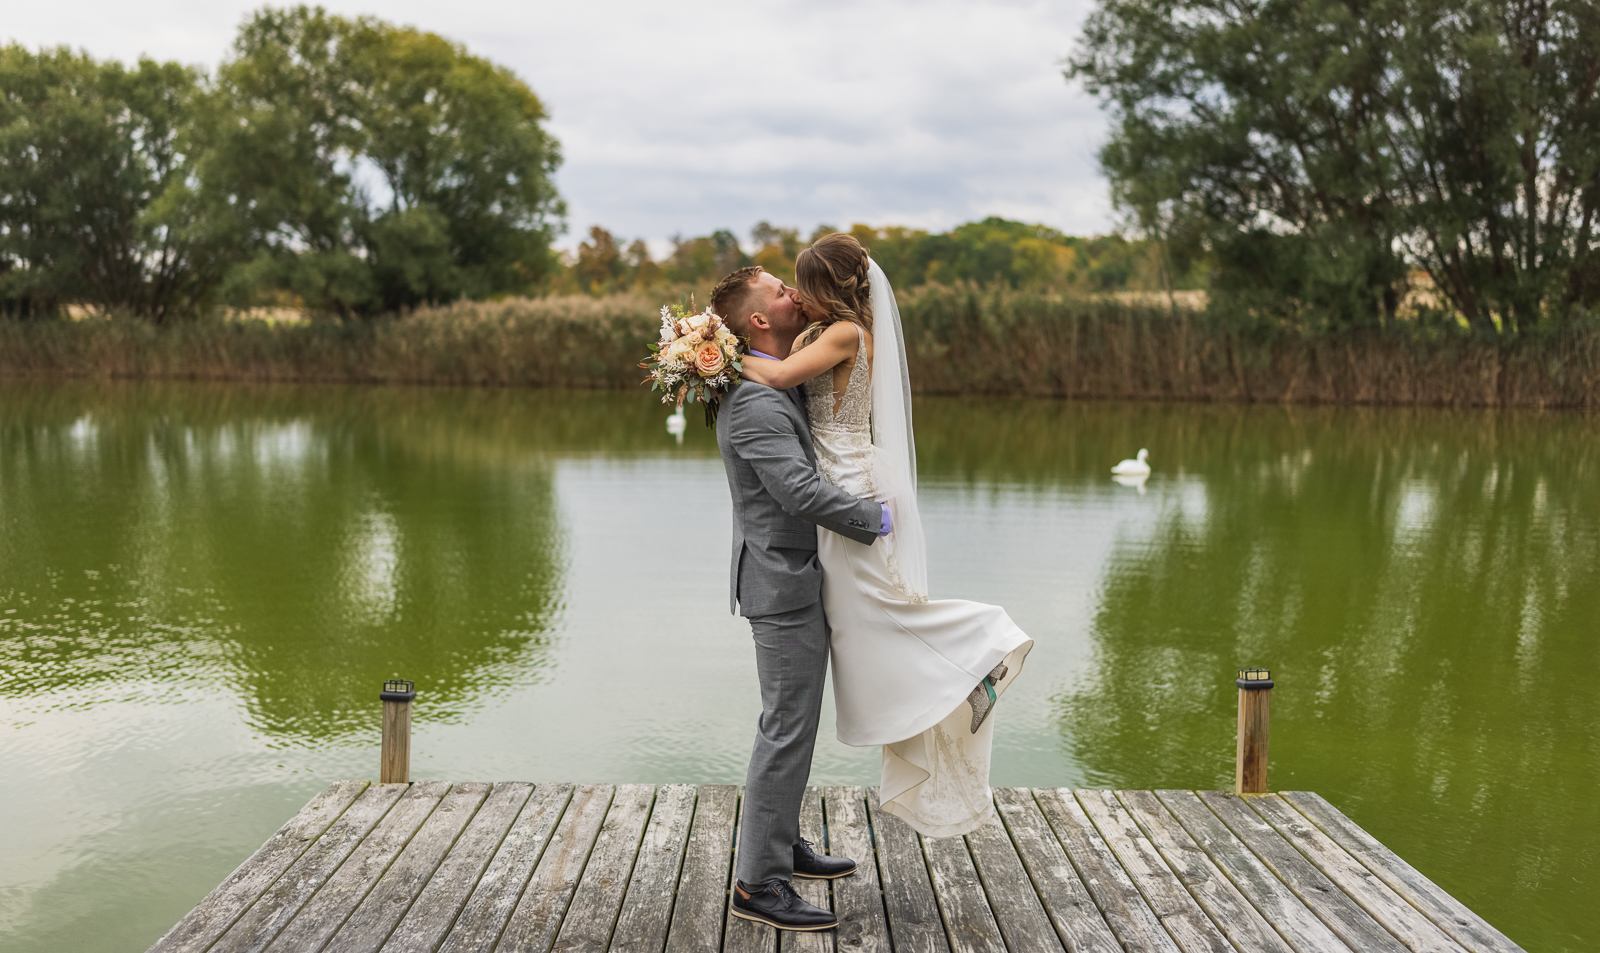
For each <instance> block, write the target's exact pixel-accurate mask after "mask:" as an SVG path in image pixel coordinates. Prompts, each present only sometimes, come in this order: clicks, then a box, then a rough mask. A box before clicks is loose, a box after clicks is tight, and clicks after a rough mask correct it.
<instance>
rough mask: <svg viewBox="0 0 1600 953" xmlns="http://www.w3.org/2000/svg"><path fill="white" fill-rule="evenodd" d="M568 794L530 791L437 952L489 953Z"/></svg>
mask: <svg viewBox="0 0 1600 953" xmlns="http://www.w3.org/2000/svg"><path fill="white" fill-rule="evenodd" d="M572 792H573V786H572V785H570V784H541V785H539V786H538V787H536V788H534V790H533V796H532V797H530V798H528V801H527V803H526V804H524V805H523V808H522V811H521V813H519V814H518V815H517V819H516V821H515V822H513V823H512V825H511V830H510V831H508V832H507V833H506V836H505V840H503V841H501V843H500V846H499V848H498V849H497V850H496V851H495V855H494V859H493V860H491V861H489V865H488V867H487V868H485V870H484V871H483V875H482V876H481V877H480V878H479V879H478V882H477V884H475V885H474V886H473V890H472V893H471V895H470V896H468V897H467V901H466V903H465V904H464V905H463V906H462V908H461V912H460V914H459V915H458V916H457V917H456V922H455V923H454V924H452V925H451V927H450V929H449V932H448V933H446V934H445V939H444V943H443V945H442V946H440V947H439V950H440V953H487V951H489V950H493V949H494V947H495V944H496V943H498V942H499V940H500V934H501V932H502V931H503V930H505V927H506V922H507V921H508V920H510V919H511V913H512V911H513V910H515V909H516V906H517V901H518V899H519V898H521V896H522V892H523V890H524V889H525V888H526V887H527V884H528V881H529V879H530V878H531V877H532V876H533V871H534V869H535V867H536V866H537V865H538V863H539V861H540V860H541V859H542V858H543V857H544V852H545V848H546V847H548V846H549V845H550V839H551V838H552V837H553V836H554V835H555V831H556V827H557V825H558V824H559V823H560V821H561V818H562V817H564V816H566V809H567V805H568V803H569V802H571V800H572ZM418 929H419V931H420V929H421V927H418Z"/></svg>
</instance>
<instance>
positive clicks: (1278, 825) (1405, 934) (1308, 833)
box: [1244, 794, 1466, 953]
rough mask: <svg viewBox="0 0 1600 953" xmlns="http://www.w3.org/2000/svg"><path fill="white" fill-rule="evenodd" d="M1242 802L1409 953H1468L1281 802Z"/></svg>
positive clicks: (1270, 798) (1263, 798) (1265, 798)
mask: <svg viewBox="0 0 1600 953" xmlns="http://www.w3.org/2000/svg"><path fill="white" fill-rule="evenodd" d="M1244 802H1245V803H1246V804H1248V805H1249V806H1250V807H1251V808H1252V809H1253V810H1254V811H1255V812H1256V813H1257V814H1258V815H1260V816H1261V817H1262V818H1263V819H1264V820H1266V822H1267V823H1268V824H1271V825H1272V827H1273V828H1274V829H1275V830H1276V831H1277V832H1278V833H1279V834H1280V835H1282V836H1283V838H1284V839H1285V840H1287V841H1288V842H1289V843H1291V844H1293V845H1294V846H1295V847H1297V848H1299V850H1300V853H1301V854H1303V855H1305V858H1306V859H1307V860H1309V861H1311V862H1312V863H1313V864H1315V865H1316V867H1317V869H1318V870H1320V871H1322V872H1323V873H1324V874H1325V875H1327V877H1328V879H1329V880H1332V881H1333V882H1334V883H1336V884H1338V885H1339V888H1340V889H1342V890H1343V891H1344V892H1345V893H1347V894H1349V895H1350V899H1352V900H1354V901H1355V902H1356V903H1358V904H1360V905H1361V908H1362V909H1363V910H1365V911H1367V913H1369V914H1371V916H1372V918H1373V919H1375V920H1377V921H1378V922H1379V923H1381V924H1383V925H1384V927H1386V928H1387V929H1388V930H1389V932H1390V933H1393V934H1394V935H1395V936H1397V937H1399V938H1400V942H1402V943H1404V944H1405V945H1406V946H1407V947H1409V948H1410V949H1411V950H1412V951H1413V953H1466V951H1465V949H1463V948H1462V947H1461V945H1460V944H1458V943H1456V941H1455V940H1452V939H1451V938H1450V937H1449V935H1448V934H1446V933H1445V932H1444V931H1443V930H1441V929H1439V927H1438V926H1436V925H1435V924H1434V923H1433V921H1432V920H1429V919H1428V918H1427V917H1425V916H1423V915H1422V914H1421V913H1419V912H1418V911H1417V908H1415V907H1413V906H1412V905H1411V904H1409V903H1406V902H1405V900H1403V899H1401V897H1400V895H1399V894H1397V893H1395V892H1394V891H1393V890H1390V889H1389V887H1388V885H1387V884H1385V883H1384V882H1383V881H1382V880H1379V879H1378V877H1377V875H1376V874H1374V873H1373V872H1372V871H1370V870H1368V869H1367V868H1366V867H1363V866H1362V865H1361V862H1360V861H1358V860H1356V859H1355V858H1354V857H1351V856H1350V855H1349V854H1347V853H1345V851H1344V848H1342V847H1340V846H1339V845H1338V844H1336V843H1334V841H1333V839H1332V838H1331V837H1329V836H1328V835H1327V834H1324V833H1323V832H1322V831H1320V830H1318V829H1317V828H1316V827H1315V826H1314V825H1312V823H1311V822H1310V821H1307V820H1306V819H1305V816H1304V815H1303V814H1301V813H1300V812H1299V811H1297V810H1295V809H1294V808H1292V807H1290V806H1289V805H1288V804H1287V803H1285V802H1284V801H1283V800H1282V799H1281V798H1278V797H1276V796H1274V795H1268V794H1263V795H1259V796H1256V797H1250V798H1245V799H1244Z"/></svg>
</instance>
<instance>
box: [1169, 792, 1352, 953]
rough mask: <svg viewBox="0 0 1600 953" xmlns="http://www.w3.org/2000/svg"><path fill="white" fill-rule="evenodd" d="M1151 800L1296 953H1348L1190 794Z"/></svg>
mask: <svg viewBox="0 0 1600 953" xmlns="http://www.w3.org/2000/svg"><path fill="white" fill-rule="evenodd" d="M1155 796H1156V798H1157V799H1158V800H1159V801H1160V802H1161V803H1162V805H1163V806H1164V807H1166V808H1167V810H1169V811H1171V812H1172V816H1173V817H1176V818H1177V819H1178V823H1179V824H1180V825H1182V827H1183V829H1184V831H1185V832H1187V833H1188V835H1189V836H1190V837H1192V838H1193V839H1194V842H1195V843H1196V844H1197V845H1199V847H1200V849H1201V850H1203V851H1205V853H1206V858H1207V859H1208V860H1210V861H1211V862H1212V863H1214V864H1216V865H1217V867H1218V868H1219V869H1220V870H1221V871H1222V872H1223V873H1225V874H1227V876H1228V879H1229V880H1231V881H1232V882H1233V885H1234V886H1235V887H1237V888H1238V889H1239V892H1240V893H1242V894H1243V895H1244V896H1245V898H1246V899H1248V900H1249V901H1250V903H1251V904H1252V905H1253V906H1254V907H1255V908H1256V909H1257V910H1259V911H1261V915H1262V916H1263V917H1264V918H1266V920H1267V921H1268V922H1269V923H1271V924H1272V926H1273V928H1274V929H1275V930H1277V931H1278V933H1279V934H1280V935H1281V936H1282V937H1283V938H1284V940H1286V941H1287V942H1288V943H1289V945H1290V946H1292V947H1294V948H1295V950H1296V951H1298V953H1351V950H1350V948H1349V947H1348V946H1346V945H1345V944H1344V942H1343V941H1341V940H1340V939H1339V937H1338V935H1337V934H1335V933H1334V932H1333V931H1332V930H1330V929H1328V925H1327V924H1326V923H1323V922H1322V921H1321V920H1320V919H1318V917H1317V915H1316V914H1315V913H1313V912H1312V911H1311V908H1310V907H1307V906H1306V905H1305V903H1304V901H1302V900H1301V899H1300V898H1299V897H1298V896H1296V895H1295V892H1294V891H1293V890H1291V889H1289V885H1288V884H1286V883H1284V882H1283V881H1281V880H1279V879H1278V878H1277V875H1275V874H1274V873H1273V872H1272V871H1271V870H1270V869H1268V867H1267V865H1266V864H1263V863H1262V862H1261V859H1260V858H1259V857H1257V856H1256V855H1255V854H1253V853H1251V851H1250V848H1248V847H1246V846H1244V842H1243V841H1241V840H1239V838H1237V837H1235V836H1234V834H1233V831H1231V830H1229V829H1228V825H1226V824H1224V823H1222V819H1221V818H1219V817H1217V815H1215V814H1213V813H1211V809H1210V808H1208V807H1206V806H1205V805H1204V804H1202V803H1200V799H1199V798H1198V797H1196V796H1195V794H1194V792H1193V791H1157V792H1155Z"/></svg>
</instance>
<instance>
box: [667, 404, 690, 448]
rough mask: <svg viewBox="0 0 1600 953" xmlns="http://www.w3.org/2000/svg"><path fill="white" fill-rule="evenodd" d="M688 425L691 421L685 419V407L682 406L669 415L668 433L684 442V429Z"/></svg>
mask: <svg viewBox="0 0 1600 953" xmlns="http://www.w3.org/2000/svg"><path fill="white" fill-rule="evenodd" d="M688 426H689V422H688V421H687V420H685V419H683V408H682V407H681V406H680V407H679V408H678V409H677V410H675V411H673V412H672V413H671V414H669V415H668V416H667V433H669V434H672V435H673V436H674V437H677V438H678V442H679V443H683V431H684V429H685V428H687V427H688Z"/></svg>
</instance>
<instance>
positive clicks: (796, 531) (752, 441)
mask: <svg viewBox="0 0 1600 953" xmlns="http://www.w3.org/2000/svg"><path fill="white" fill-rule="evenodd" d="M717 446H718V448H720V449H721V450H722V465H723V468H724V469H726V470H727V471H728V492H729V493H730V494H732V496H733V563H732V566H731V567H730V570H729V578H728V584H729V589H730V592H729V599H728V603H729V610H730V611H732V612H737V613H739V614H740V615H743V616H745V617H746V618H750V617H756V616H766V615H775V614H777V613H779V612H788V611H790V610H791V609H798V608H801V607H802V606H807V605H810V604H811V603H814V602H816V601H817V600H819V599H821V598H822V565H821V563H819V562H818V561H817V530H816V527H817V526H825V527H827V528H828V529H831V530H833V531H834V532H835V533H838V534H840V535H841V536H845V537H847V538H849V539H853V540H855V541H856V542H859V543H866V544H867V545H869V546H870V545H871V544H872V543H873V542H874V541H876V540H877V538H878V529H879V528H880V527H881V525H882V519H883V511H882V509H881V508H880V507H879V506H878V504H877V503H876V502H875V501H873V500H861V499H857V498H856V497H854V496H851V495H850V494H849V493H846V492H845V491H844V490H841V489H839V488H838V487H836V486H834V485H833V484H831V483H829V482H828V481H827V480H824V479H823V478H822V474H820V473H818V472H817V456H816V451H815V450H814V449H813V448H812V446H811V427H810V424H808V423H807V421H806V411H805V406H804V402H803V401H802V400H801V397H800V392H799V391H798V390H797V389H791V390H786V391H780V390H774V389H773V388H771V387H767V386H765V385H763V384H757V383H755V382H753V381H746V382H744V383H743V384H740V385H739V386H737V387H735V388H734V389H733V390H732V391H731V392H729V393H728V395H727V396H726V397H724V398H723V401H722V407H721V408H720V409H719V411H718V414H717ZM813 524H815V525H813Z"/></svg>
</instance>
